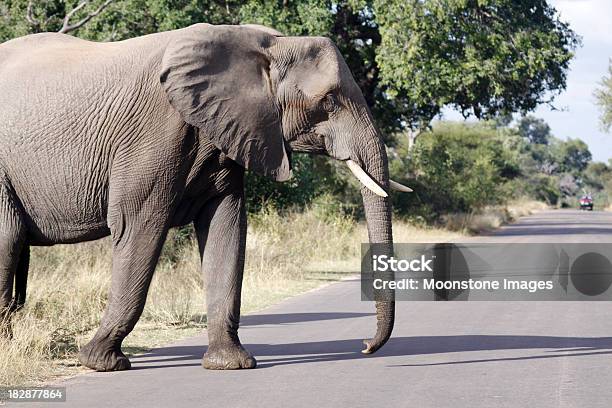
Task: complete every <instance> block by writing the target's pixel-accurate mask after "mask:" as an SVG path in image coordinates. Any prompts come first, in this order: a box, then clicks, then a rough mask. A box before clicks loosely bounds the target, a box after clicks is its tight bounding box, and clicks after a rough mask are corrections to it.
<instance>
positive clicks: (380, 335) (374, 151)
mask: <svg viewBox="0 0 612 408" xmlns="http://www.w3.org/2000/svg"><path fill="white" fill-rule="evenodd" d="M365 140H367V146H364V148H363V149H362V151H361V152H359V153H357V156H358V159H359V161H360V162H361V164H362V165H363V166H364V170H365V171H366V173H368V174H369V175H370V176H371V177H372V178H373V179H374V181H376V183H378V184H379V185H380V186H381V187H382V188H383V189H384V190H385V191H389V168H388V161H387V153H386V151H385V145H384V144H383V142H382V140H381V139H380V138H379V137H378V135H376V136H375V137H370V138H367V139H365ZM361 195H362V198H363V205H364V209H365V216H366V222H367V226H368V236H369V241H370V243H371V244H377V245H376V247H377V248H376V253H377V254H381V252H384V253H386V254H388V255H391V254H392V251H393V235H392V230H391V203H390V200H389V197H388V196H387V197H382V196H381V195H377V194H375V193H374V192H372V191H371V190H370V189H369V188H367V187H365V186H363V187H362V188H361ZM381 244H382V245H381ZM381 299H383V300H381ZM394 319H395V297H394V293H393V291H392V290H389V291H387V292H383V293H378V294H377V301H376V320H377V327H376V335H375V336H374V337H373V338H372V339H369V340H365V341H364V344H365V345H366V348H365V349H364V350H363V353H366V354H369V353H374V352H375V351H376V350H378V349H379V348H381V347H382V346H383V345H384V344H385V343H386V342H387V340H389V337H390V336H391V332H392V331H393V323H394Z"/></svg>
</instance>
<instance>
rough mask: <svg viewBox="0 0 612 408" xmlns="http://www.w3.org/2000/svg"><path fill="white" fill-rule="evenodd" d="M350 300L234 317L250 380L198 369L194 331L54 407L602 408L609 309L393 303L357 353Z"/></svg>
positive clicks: (606, 394) (608, 383) (608, 384)
mask: <svg viewBox="0 0 612 408" xmlns="http://www.w3.org/2000/svg"><path fill="white" fill-rule="evenodd" d="M478 239H479V240H486V241H491V242H610V243H612V213H610V212H608V213H604V212H580V211H546V212H540V213H537V214H535V215H532V216H529V217H525V218H523V219H521V220H520V222H518V223H516V224H513V225H510V226H507V227H505V228H502V229H501V230H499V231H498V232H497V233H495V234H494V235H491V236H487V237H484V238H478ZM359 294H360V290H359V282H358V281H357V280H346V281H342V282H339V283H335V284H332V285H329V286H327V287H325V288H323V289H320V290H317V291H313V292H310V293H307V294H304V295H301V296H297V297H294V298H291V299H289V300H286V301H284V302H282V303H280V304H278V305H276V306H273V307H270V308H268V309H266V310H264V311H262V312H260V313H257V314H255V315H250V316H245V317H243V322H242V325H241V329H240V334H241V339H242V341H243V343H244V344H245V345H246V346H247V347H248V349H249V350H250V351H251V352H253V353H254V354H255V355H256V356H257V359H258V363H259V366H258V368H257V369H255V370H246V371H225V372H219V371H207V370H204V369H202V368H201V366H200V359H201V357H202V354H203V353H204V350H205V347H206V346H205V345H206V336H205V335H202V336H200V337H196V338H191V339H188V340H184V341H181V342H178V343H176V344H173V345H170V346H167V347H163V348H160V349H156V350H153V351H152V352H150V353H147V354H145V355H141V356H137V357H133V358H132V365H133V369H132V370H131V371H126V372H119V373H90V374H86V375H81V376H79V377H75V378H73V379H70V380H67V381H65V382H64V383H62V384H60V385H64V386H66V387H67V399H68V400H67V402H66V403H62V404H56V405H54V406H58V407H60V406H61V407H192V406H193V407H223V408H230V407H309V408H310V407H316V408H320V407H417V408H420V407H470V408H471V407H487V408H489V407H538V408H543V407H606V408H607V407H610V406H612V302H499V301H498V302H398V307H397V321H396V325H395V330H394V333H393V338H392V339H391V340H390V341H389V343H388V344H387V345H386V346H385V347H384V348H383V349H381V350H380V351H379V352H377V353H376V354H374V355H371V356H364V355H362V354H361V353H360V350H361V348H362V347H361V340H362V339H364V338H367V337H368V336H370V335H372V334H373V330H374V327H375V318H374V316H373V304H371V303H369V302H362V301H360V296H359ZM22 405H23V404H22ZM27 405H28V406H29V407H32V406H36V405H34V404H27Z"/></svg>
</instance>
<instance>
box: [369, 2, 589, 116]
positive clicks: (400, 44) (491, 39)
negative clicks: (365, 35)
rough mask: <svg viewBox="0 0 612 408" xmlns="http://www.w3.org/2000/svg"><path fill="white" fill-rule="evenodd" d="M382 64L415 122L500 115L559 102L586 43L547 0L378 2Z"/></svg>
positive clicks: (392, 93)
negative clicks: (445, 113) (455, 114)
mask: <svg viewBox="0 0 612 408" xmlns="http://www.w3.org/2000/svg"><path fill="white" fill-rule="evenodd" d="M373 11H374V14H375V16H376V19H375V20H376V23H377V24H378V25H379V30H380V34H381V38H382V40H381V45H380V47H379V49H378V50H377V56H376V61H377V62H378V64H379V66H380V70H381V78H382V83H383V84H385V85H387V86H389V93H388V94H389V97H391V98H393V99H395V100H396V103H397V104H398V105H399V106H401V114H402V118H403V119H404V120H405V122H406V123H407V124H410V125H413V126H417V127H418V126H422V124H428V123H429V121H430V120H431V119H432V118H433V117H435V116H436V115H438V114H439V113H440V110H441V108H442V107H443V106H446V105H450V106H453V107H455V108H457V109H459V110H460V111H461V112H462V113H463V114H464V116H469V115H471V114H473V115H475V116H476V117H477V118H492V117H495V116H496V115H499V114H507V113H510V112H529V111H532V110H533V109H535V108H536V106H537V105H539V104H541V103H551V102H552V101H553V99H554V96H555V95H556V94H558V93H560V92H561V91H563V90H564V89H565V87H566V74H567V70H568V67H569V62H570V60H571V59H572V57H573V55H574V54H573V51H574V49H575V48H576V46H577V45H578V44H579V41H580V40H579V38H578V37H577V36H576V34H575V33H574V32H573V31H572V30H571V29H570V28H569V26H568V24H567V23H564V22H562V21H560V20H559V18H558V15H557V13H556V10H555V9H554V8H553V7H552V6H551V5H549V4H548V2H546V1H544V0H391V1H389V0H374V1H373Z"/></svg>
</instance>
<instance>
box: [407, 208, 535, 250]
mask: <svg viewBox="0 0 612 408" xmlns="http://www.w3.org/2000/svg"><path fill="white" fill-rule="evenodd" d="M546 208H547V205H546V204H544V203H542V202H539V201H531V200H519V201H515V202H512V203H509V204H507V205H505V206H492V207H486V208H484V209H483V210H482V211H480V212H475V213H456V214H447V215H445V216H444V217H443V219H442V224H443V225H444V227H445V228H446V229H447V230H450V231H461V232H464V233H467V234H478V233H482V232H485V231H490V230H493V229H496V228H499V227H501V226H502V225H504V224H507V223H509V222H512V221H514V220H516V219H517V218H519V217H523V216H525V215H529V214H532V213H533V212H536V211H540V210H544V209H546ZM396 241H397V239H396Z"/></svg>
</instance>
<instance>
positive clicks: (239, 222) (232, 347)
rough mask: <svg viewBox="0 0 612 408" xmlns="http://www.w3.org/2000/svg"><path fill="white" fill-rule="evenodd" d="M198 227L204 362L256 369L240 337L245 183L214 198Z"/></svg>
mask: <svg viewBox="0 0 612 408" xmlns="http://www.w3.org/2000/svg"><path fill="white" fill-rule="evenodd" d="M195 227H196V232H197V235H198V243H199V246H200V253H201V255H202V270H203V272H204V273H205V276H206V282H207V284H206V300H207V301H206V304H207V309H208V312H207V322H208V350H207V351H206V354H205V355H204V358H203V360H202V365H203V366H204V368H208V369H216V370H228V369H239V368H254V367H255V366H256V361H255V359H254V358H253V356H251V355H250V354H249V353H248V352H247V351H246V350H245V349H244V348H243V347H242V345H241V344H240V340H239V339H238V324H239V321H240V293H241V289H242V273H243V270H244V251H245V245H246V214H245V209H244V193H243V191H242V185H241V186H240V188H239V189H236V190H235V191H234V192H233V193H230V194H227V195H224V196H222V197H218V198H215V199H213V200H211V202H209V203H208V204H207V205H206V207H205V208H204V210H203V211H202V214H201V215H200V216H199V217H198V219H197V220H196V221H195Z"/></svg>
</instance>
